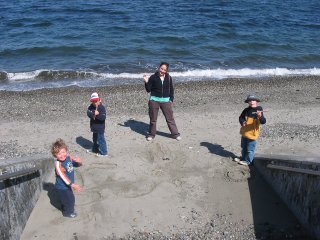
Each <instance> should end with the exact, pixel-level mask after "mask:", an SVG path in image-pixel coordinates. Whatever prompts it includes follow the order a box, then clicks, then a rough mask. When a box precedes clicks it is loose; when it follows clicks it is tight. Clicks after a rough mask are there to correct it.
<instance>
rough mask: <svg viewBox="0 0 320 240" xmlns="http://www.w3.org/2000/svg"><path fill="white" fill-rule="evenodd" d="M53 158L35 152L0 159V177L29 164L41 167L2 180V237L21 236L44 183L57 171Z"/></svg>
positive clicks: (0, 187)
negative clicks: (29, 155)
mask: <svg viewBox="0 0 320 240" xmlns="http://www.w3.org/2000/svg"><path fill="white" fill-rule="evenodd" d="M53 160H54V159H53V158H50V157H48V156H35V157H32V158H20V159H9V160H4V161H1V162H0V177H1V176H2V177H3V176H5V174H9V173H13V172H17V171H21V170H24V169H27V168H36V169H38V170H37V171H34V172H33V173H31V174H28V175H24V176H20V177H16V178H11V179H9V180H1V181H0V222H1V224H0V239H6V240H16V239H17V240H18V239H20V235H21V233H22V231H23V228H24V226H25V224H26V222H27V220H28V218H29V216H30V213H31V212H32V210H33V208H34V206H35V204H36V202H37V200H38V198H39V195H40V192H41V190H42V183H43V182H44V181H46V179H48V177H49V176H50V175H51V174H53V171H54V170H53V167H54V161H53Z"/></svg>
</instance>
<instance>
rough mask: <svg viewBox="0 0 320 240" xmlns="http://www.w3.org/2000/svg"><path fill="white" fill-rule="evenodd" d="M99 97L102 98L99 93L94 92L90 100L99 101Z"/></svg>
mask: <svg viewBox="0 0 320 240" xmlns="http://www.w3.org/2000/svg"><path fill="white" fill-rule="evenodd" d="M99 99H100V97H99V94H98V93H96V92H94V93H92V94H91V97H90V102H97V101H99Z"/></svg>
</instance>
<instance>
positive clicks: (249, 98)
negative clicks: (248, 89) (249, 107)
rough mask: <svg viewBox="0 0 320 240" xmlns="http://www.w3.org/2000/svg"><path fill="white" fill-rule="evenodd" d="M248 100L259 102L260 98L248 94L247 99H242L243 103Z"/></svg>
mask: <svg viewBox="0 0 320 240" xmlns="http://www.w3.org/2000/svg"><path fill="white" fill-rule="evenodd" d="M249 101H257V102H260V99H259V98H257V97H256V96H255V95H254V94H249V95H248V96H247V99H246V100H245V101H244V102H245V103H248V102H249Z"/></svg>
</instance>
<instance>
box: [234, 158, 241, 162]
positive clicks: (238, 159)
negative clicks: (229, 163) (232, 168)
mask: <svg viewBox="0 0 320 240" xmlns="http://www.w3.org/2000/svg"><path fill="white" fill-rule="evenodd" d="M233 161H235V162H236V163H239V162H240V161H241V159H240V158H238V157H235V158H233Z"/></svg>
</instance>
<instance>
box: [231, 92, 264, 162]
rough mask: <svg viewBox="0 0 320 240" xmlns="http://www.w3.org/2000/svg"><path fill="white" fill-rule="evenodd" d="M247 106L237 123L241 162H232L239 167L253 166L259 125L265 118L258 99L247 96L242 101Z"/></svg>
mask: <svg viewBox="0 0 320 240" xmlns="http://www.w3.org/2000/svg"><path fill="white" fill-rule="evenodd" d="M244 102H245V103H248V104H249V107H247V108H245V109H244V110H243V111H242V113H241V114H240V116H239V123H240V125H241V128H240V134H241V149H242V150H241V160H240V159H239V158H235V159H234V160H235V161H236V162H238V163H239V164H241V165H246V166H249V165H251V164H253V159H254V153H255V149H256V144H257V141H256V140H257V138H258V137H259V134H260V125H261V124H265V123H266V118H265V117H264V115H263V109H262V107H261V106H258V103H259V102H260V99H259V98H257V97H256V96H255V95H252V94H251V95H248V96H247V99H246V100H245V101H244Z"/></svg>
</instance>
